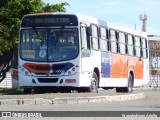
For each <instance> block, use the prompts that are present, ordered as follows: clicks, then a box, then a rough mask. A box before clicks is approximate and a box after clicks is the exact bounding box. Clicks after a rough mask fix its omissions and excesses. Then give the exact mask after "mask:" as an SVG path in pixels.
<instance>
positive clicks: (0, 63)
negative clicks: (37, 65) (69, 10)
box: [0, 0, 69, 81]
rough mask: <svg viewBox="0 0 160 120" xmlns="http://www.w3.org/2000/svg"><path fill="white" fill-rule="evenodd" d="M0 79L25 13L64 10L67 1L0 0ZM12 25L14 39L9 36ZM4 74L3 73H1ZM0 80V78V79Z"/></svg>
mask: <svg viewBox="0 0 160 120" xmlns="http://www.w3.org/2000/svg"><path fill="white" fill-rule="evenodd" d="M0 3H1V4H0V79H1V78H2V77H1V76H2V74H3V73H2V72H3V71H4V70H3V69H6V68H7V67H4V66H6V65H8V63H9V61H6V60H10V59H8V58H11V57H10V56H9V55H11V54H7V53H11V51H12V48H13V44H14V42H15V41H17V40H18V34H19V28H20V21H21V19H22V17H23V16H24V15H25V14H31V13H42V12H66V9H65V6H69V4H68V3H66V2H63V3H59V4H49V3H44V2H43V1H42V0H0ZM13 25H14V30H13V32H14V39H13V40H11V38H10V29H11V26H13ZM3 75H4V74H3ZM0 81H1V80H0Z"/></svg>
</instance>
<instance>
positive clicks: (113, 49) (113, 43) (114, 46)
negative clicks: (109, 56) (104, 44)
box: [110, 30, 117, 53]
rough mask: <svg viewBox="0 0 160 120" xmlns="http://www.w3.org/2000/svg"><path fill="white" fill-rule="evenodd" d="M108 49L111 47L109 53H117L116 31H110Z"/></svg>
mask: <svg viewBox="0 0 160 120" xmlns="http://www.w3.org/2000/svg"><path fill="white" fill-rule="evenodd" d="M110 47H111V52H113V53H117V39H116V31H114V30H110Z"/></svg>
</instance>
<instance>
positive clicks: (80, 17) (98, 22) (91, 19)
mask: <svg viewBox="0 0 160 120" xmlns="http://www.w3.org/2000/svg"><path fill="white" fill-rule="evenodd" d="M43 15H49V16H50V15H75V16H77V18H78V20H79V21H80V22H82V21H84V22H87V23H92V24H96V25H98V26H102V27H106V28H110V29H114V30H118V31H123V32H125V33H128V34H134V35H137V36H142V37H145V38H147V34H146V33H145V32H141V31H137V30H134V29H130V28H127V27H124V26H120V25H117V24H113V23H110V22H106V21H103V20H99V19H97V18H94V17H90V16H87V15H84V14H80V13H75V14H68V13H59V12H55V13H35V14H26V15H25V16H24V17H27V16H43Z"/></svg>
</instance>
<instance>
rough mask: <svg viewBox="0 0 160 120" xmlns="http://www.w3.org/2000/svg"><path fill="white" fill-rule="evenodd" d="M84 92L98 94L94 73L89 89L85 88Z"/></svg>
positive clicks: (96, 79) (96, 78)
mask: <svg viewBox="0 0 160 120" xmlns="http://www.w3.org/2000/svg"><path fill="white" fill-rule="evenodd" d="M86 92H91V93H98V77H97V74H96V73H95V72H94V73H93V75H92V79H91V84H90V87H87V88H86Z"/></svg>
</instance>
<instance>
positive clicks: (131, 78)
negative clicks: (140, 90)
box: [125, 71, 134, 93]
mask: <svg viewBox="0 0 160 120" xmlns="http://www.w3.org/2000/svg"><path fill="white" fill-rule="evenodd" d="M133 87H134V73H133V71H130V72H129V74H128V86H127V87H126V88H125V89H126V90H125V91H126V92H128V93H130V92H133Z"/></svg>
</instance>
